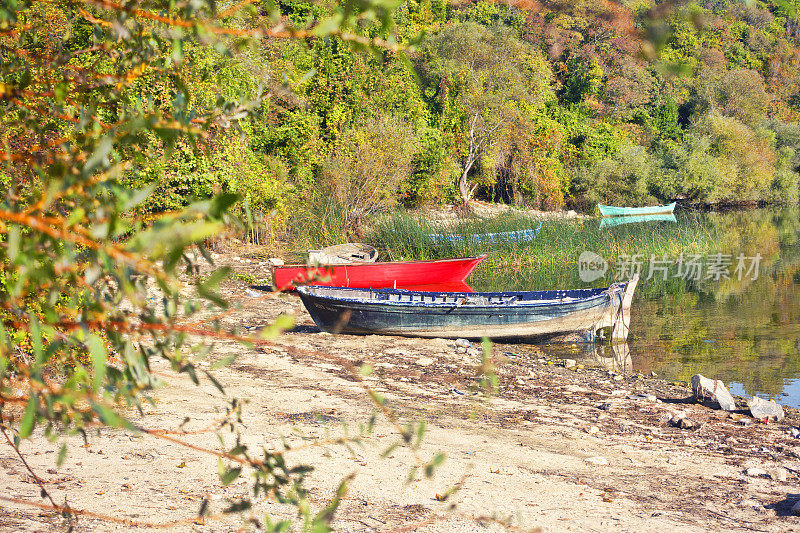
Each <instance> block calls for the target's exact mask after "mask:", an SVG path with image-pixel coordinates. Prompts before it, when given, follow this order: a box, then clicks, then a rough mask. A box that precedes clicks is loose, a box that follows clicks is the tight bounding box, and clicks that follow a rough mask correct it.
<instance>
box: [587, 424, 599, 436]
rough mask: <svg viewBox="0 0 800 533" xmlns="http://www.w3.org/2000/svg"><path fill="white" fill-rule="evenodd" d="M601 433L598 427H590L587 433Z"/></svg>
mask: <svg viewBox="0 0 800 533" xmlns="http://www.w3.org/2000/svg"><path fill="white" fill-rule="evenodd" d="M599 432H600V428H599V427H597V426H589V429H587V430H586V433H588V434H589V435H594V434H595V433H599Z"/></svg>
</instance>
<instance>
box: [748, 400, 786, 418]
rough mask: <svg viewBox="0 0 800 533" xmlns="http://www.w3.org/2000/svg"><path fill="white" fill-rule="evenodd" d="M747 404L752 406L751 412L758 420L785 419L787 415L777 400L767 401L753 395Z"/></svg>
mask: <svg viewBox="0 0 800 533" xmlns="http://www.w3.org/2000/svg"><path fill="white" fill-rule="evenodd" d="M747 406H748V407H749V408H750V414H751V415H753V418H755V419H757V420H783V419H784V417H785V416H786V415H785V414H784V412H783V407H781V406H780V405H779V404H777V403H776V402H775V400H769V401H767V400H764V399H762V398H759V397H758V396H753V399H752V400H750V401H749V402H747Z"/></svg>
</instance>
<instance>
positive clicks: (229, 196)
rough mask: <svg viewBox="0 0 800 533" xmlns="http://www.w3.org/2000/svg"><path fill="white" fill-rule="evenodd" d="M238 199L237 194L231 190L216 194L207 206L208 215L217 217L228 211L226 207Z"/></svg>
mask: <svg viewBox="0 0 800 533" xmlns="http://www.w3.org/2000/svg"><path fill="white" fill-rule="evenodd" d="M238 200H239V195H238V194H235V193H231V192H226V193H221V194H218V195H216V196H215V197H214V198H213V199H212V200H211V205H210V206H209V207H208V216H209V217H211V218H219V217H221V216H222V215H223V214H224V213H226V212H227V211H228V208H229V207H230V206H232V205H233V204H235V203H236V202H237V201H238Z"/></svg>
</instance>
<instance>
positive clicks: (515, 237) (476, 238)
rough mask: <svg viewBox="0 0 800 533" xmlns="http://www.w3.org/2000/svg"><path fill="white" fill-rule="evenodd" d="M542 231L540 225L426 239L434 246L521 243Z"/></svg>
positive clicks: (441, 235) (444, 235) (437, 234)
mask: <svg viewBox="0 0 800 533" xmlns="http://www.w3.org/2000/svg"><path fill="white" fill-rule="evenodd" d="M541 229H542V223H541V222H539V226H537V227H536V228H533V229H523V230H518V231H504V232H501V233H479V234H473V235H458V234H455V233H450V234H443V233H433V234H430V235H428V239H429V240H430V241H431V242H433V243H434V244H463V243H471V244H473V243H474V244H480V243H497V242H509V243H523V242H528V241H531V240H533V239H535V238H536V237H537V236H538V235H539V232H540V231H541Z"/></svg>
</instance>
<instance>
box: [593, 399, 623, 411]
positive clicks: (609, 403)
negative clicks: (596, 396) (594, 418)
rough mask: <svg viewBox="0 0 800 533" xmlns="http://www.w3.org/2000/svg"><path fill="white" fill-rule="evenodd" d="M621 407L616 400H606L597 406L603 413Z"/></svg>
mask: <svg viewBox="0 0 800 533" xmlns="http://www.w3.org/2000/svg"><path fill="white" fill-rule="evenodd" d="M618 405H619V402H618V401H614V400H606V401H605V402H600V403H599V404H597V408H598V409H600V410H601V411H610V410H612V409H614V408H615V407H617V406H618Z"/></svg>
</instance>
